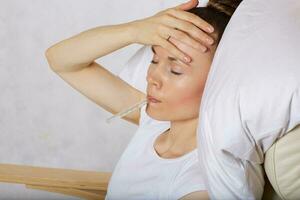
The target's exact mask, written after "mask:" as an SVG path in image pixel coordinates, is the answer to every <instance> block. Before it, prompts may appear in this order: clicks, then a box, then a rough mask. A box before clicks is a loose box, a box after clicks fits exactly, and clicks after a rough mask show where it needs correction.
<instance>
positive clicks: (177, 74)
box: [151, 60, 182, 76]
mask: <svg viewBox="0 0 300 200" xmlns="http://www.w3.org/2000/svg"><path fill="white" fill-rule="evenodd" d="M151 63H152V64H157V63H158V62H155V61H154V60H151ZM171 73H172V74H175V75H176V76H180V75H181V74H182V73H178V72H174V71H172V70H171Z"/></svg>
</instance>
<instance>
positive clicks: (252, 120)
mask: <svg viewBox="0 0 300 200" xmlns="http://www.w3.org/2000/svg"><path fill="white" fill-rule="evenodd" d="M299 11H300V1H299V0H263V1H262V0H244V1H243V2H242V3H241V4H240V6H239V7H238V9H237V10H236V12H235V13H234V15H233V16H232V18H231V20H230V22H229V24H228V25H227V27H226V30H225V32H224V35H223V37H222V39H221V41H220V44H219V46H218V48H217V51H216V54H215V57H214V59H213V63H212V66H211V69H210V72H209V74H208V78H207V82H206V85H205V89H204V93H203V97H202V102H201V106H200V114H199V124H198V129H197V131H198V133H197V135H198V145H199V148H198V152H199V159H200V161H201V162H200V163H202V166H201V167H203V170H204V171H205V173H204V174H205V175H206V177H205V178H206V183H207V188H208V191H209V196H210V197H211V198H212V199H260V198H261V197H262V194H263V187H264V172H263V169H262V166H261V164H262V163H263V162H264V153H265V152H266V151H267V150H268V148H269V147H270V146H271V145H272V144H273V143H274V142H275V141H276V140H277V139H279V138H280V137H282V136H283V135H284V134H285V133H287V132H288V131H290V130H291V129H293V128H294V127H295V126H296V125H297V124H300V12H299Z"/></svg>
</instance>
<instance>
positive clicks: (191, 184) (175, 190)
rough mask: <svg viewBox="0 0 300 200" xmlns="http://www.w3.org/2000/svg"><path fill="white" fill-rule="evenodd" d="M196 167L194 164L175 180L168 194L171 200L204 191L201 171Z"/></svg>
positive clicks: (196, 164) (195, 163)
mask: <svg viewBox="0 0 300 200" xmlns="http://www.w3.org/2000/svg"><path fill="white" fill-rule="evenodd" d="M198 165H199V164H198V163H197V162H194V163H193V164H192V165H191V166H190V167H189V168H188V169H186V170H184V172H182V173H180V174H179V175H178V176H177V177H176V178H175V181H174V183H173V186H172V189H171V194H170V196H171V197H172V198H171V199H180V198H182V197H183V196H185V195H187V194H189V193H192V192H196V191H204V190H206V189H205V185H204V181H203V177H202V171H201V169H200V168H199V166H198Z"/></svg>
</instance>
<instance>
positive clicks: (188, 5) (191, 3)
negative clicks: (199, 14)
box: [175, 0, 199, 10]
mask: <svg viewBox="0 0 300 200" xmlns="http://www.w3.org/2000/svg"><path fill="white" fill-rule="evenodd" d="M198 3H199V2H198V0H189V1H188V2H185V3H182V4H180V5H179V6H176V7H175V8H176V9H180V10H189V9H192V8H194V7H196V6H197V5H198Z"/></svg>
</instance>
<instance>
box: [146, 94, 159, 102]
mask: <svg viewBox="0 0 300 200" xmlns="http://www.w3.org/2000/svg"><path fill="white" fill-rule="evenodd" d="M147 99H148V100H149V101H151V102H153V103H160V102H161V101H159V100H158V99H156V98H154V97H152V96H150V95H147Z"/></svg>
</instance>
